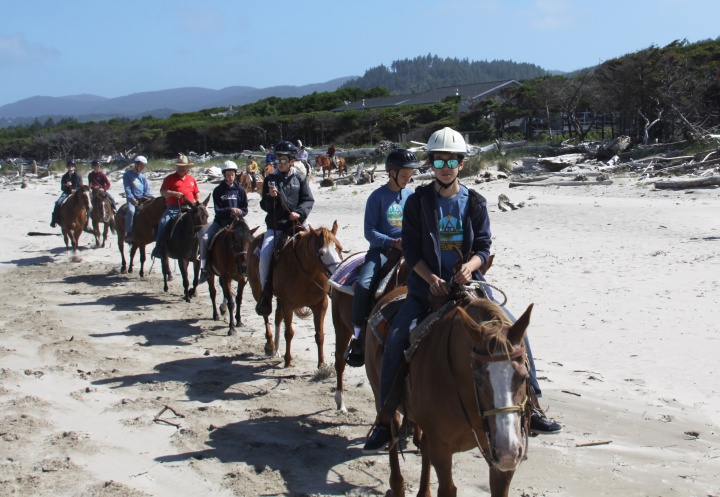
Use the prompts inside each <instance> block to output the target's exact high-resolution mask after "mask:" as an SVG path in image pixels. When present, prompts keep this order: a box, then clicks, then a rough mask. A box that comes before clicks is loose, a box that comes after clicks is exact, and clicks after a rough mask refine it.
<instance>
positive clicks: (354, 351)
mask: <svg viewBox="0 0 720 497" xmlns="http://www.w3.org/2000/svg"><path fill="white" fill-rule="evenodd" d="M345 361H346V362H347V364H348V366H352V367H353V368H359V367H361V366H364V365H365V353H364V352H363V349H362V345H361V344H360V340H358V339H357V338H355V337H353V338H351V339H350V345H348V348H347V350H346V351H345Z"/></svg>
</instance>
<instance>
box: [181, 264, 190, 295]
mask: <svg viewBox="0 0 720 497" xmlns="http://www.w3.org/2000/svg"><path fill="white" fill-rule="evenodd" d="M189 265H190V261H188V260H187V259H178V266H180V276H181V277H182V285H183V298H184V299H185V302H190V277H189V276H188V266H189Z"/></svg>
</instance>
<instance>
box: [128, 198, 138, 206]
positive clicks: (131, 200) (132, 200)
mask: <svg viewBox="0 0 720 497" xmlns="http://www.w3.org/2000/svg"><path fill="white" fill-rule="evenodd" d="M130 203H131V204H133V205H137V204H138V201H137V199H134V198H131V199H130Z"/></svg>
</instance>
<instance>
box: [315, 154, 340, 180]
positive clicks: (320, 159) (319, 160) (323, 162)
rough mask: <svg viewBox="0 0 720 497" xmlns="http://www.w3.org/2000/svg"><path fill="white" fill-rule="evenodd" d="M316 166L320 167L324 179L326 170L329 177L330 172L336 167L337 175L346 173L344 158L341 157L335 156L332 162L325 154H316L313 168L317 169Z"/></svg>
mask: <svg viewBox="0 0 720 497" xmlns="http://www.w3.org/2000/svg"><path fill="white" fill-rule="evenodd" d="M318 167H319V168H320V169H322V177H323V179H325V173H326V172H327V175H328V177H329V176H330V172H331V171H332V170H333V169H335V168H336V167H337V170H338V176H342V175H343V174H347V165H346V164H345V159H344V158H343V157H338V156H335V162H333V161H331V160H330V157H328V156H327V155H318V156H317V157H315V168H316V169H317V168H318Z"/></svg>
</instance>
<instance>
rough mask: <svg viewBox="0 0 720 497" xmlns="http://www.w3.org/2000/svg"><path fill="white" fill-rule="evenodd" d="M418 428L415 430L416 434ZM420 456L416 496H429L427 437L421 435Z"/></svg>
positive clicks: (416, 433)
mask: <svg viewBox="0 0 720 497" xmlns="http://www.w3.org/2000/svg"><path fill="white" fill-rule="evenodd" d="M418 431H419V430H417V429H416V430H415V435H418ZM419 443H420V445H419V447H420V456H421V459H422V464H421V469H420V488H419V489H418V493H417V494H418V497H430V496H431V495H432V494H431V493H430V455H429V454H428V446H427V437H424V436H423V437H422V438H421V439H420V441H419Z"/></svg>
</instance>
